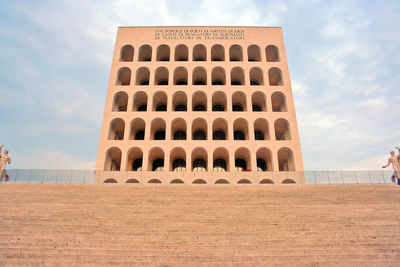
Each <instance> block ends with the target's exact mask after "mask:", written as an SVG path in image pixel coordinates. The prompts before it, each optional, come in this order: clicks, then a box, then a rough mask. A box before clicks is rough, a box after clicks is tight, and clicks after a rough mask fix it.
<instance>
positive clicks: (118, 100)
mask: <svg viewBox="0 0 400 267" xmlns="http://www.w3.org/2000/svg"><path fill="white" fill-rule="evenodd" d="M127 106H128V94H127V93H125V92H118V93H116V94H115V95H114V101H113V107H112V111H119V112H122V111H126V109H127Z"/></svg>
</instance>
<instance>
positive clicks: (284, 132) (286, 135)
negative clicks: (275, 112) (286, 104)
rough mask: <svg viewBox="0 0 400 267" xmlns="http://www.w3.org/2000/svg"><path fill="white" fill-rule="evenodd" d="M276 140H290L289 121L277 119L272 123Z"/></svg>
mask: <svg viewBox="0 0 400 267" xmlns="http://www.w3.org/2000/svg"><path fill="white" fill-rule="evenodd" d="M274 127H275V139H276V140H291V134H290V128H289V122H288V121H287V120H285V119H277V120H276V121H275V123H274Z"/></svg>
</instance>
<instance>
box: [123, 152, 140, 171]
mask: <svg viewBox="0 0 400 267" xmlns="http://www.w3.org/2000/svg"><path fill="white" fill-rule="evenodd" d="M142 164H143V151H142V150H141V149H140V148H138V147H133V148H131V149H129V152H128V162H127V166H126V170H127V171H134V172H138V171H142Z"/></svg>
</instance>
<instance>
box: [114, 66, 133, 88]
mask: <svg viewBox="0 0 400 267" xmlns="http://www.w3.org/2000/svg"><path fill="white" fill-rule="evenodd" d="M131 76H132V72H131V70H130V69H129V68H127V67H123V68H120V69H119V70H118V73H117V81H116V83H115V85H123V86H128V85H130V84H131Z"/></svg>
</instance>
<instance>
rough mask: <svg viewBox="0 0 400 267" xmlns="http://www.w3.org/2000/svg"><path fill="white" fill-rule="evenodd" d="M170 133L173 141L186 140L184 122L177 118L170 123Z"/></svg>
mask: <svg viewBox="0 0 400 267" xmlns="http://www.w3.org/2000/svg"><path fill="white" fill-rule="evenodd" d="M171 133H172V136H171V137H172V139H173V140H186V121H185V120H184V119H181V118H177V119H175V120H173V121H172V123H171Z"/></svg>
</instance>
